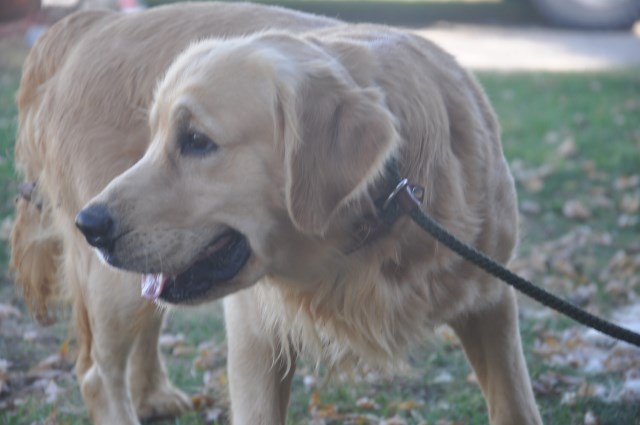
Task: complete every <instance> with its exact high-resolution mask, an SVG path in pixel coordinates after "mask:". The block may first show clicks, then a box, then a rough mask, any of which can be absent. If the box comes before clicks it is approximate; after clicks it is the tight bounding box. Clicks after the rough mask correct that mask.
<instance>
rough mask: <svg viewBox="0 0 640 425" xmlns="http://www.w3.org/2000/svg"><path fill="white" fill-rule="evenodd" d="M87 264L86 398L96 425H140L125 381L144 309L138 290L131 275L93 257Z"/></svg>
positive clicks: (82, 386)
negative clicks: (138, 318)
mask: <svg viewBox="0 0 640 425" xmlns="http://www.w3.org/2000/svg"><path fill="white" fill-rule="evenodd" d="M89 261H90V266H89V270H88V277H87V281H86V286H85V288H84V297H83V298H84V301H85V303H86V313H87V315H88V321H89V326H90V331H89V337H88V342H89V344H87V345H88V347H86V349H88V351H89V353H90V362H87V363H90V364H87V365H85V367H87V369H86V370H84V368H82V369H83V370H79V371H78V372H79V373H78V378H79V383H80V389H81V392H82V397H83V399H84V402H85V405H86V407H87V410H88V411H89V415H90V416H91V419H92V421H93V423H95V424H96V425H113V424H118V425H138V424H139V422H138V418H137V416H136V412H135V408H134V405H133V402H132V399H131V392H130V390H129V385H128V382H127V376H126V375H127V361H128V358H129V354H130V353H131V348H132V346H133V343H134V341H135V335H136V328H135V318H136V312H137V311H138V308H139V306H140V302H139V296H138V295H139V294H138V293H137V292H136V287H137V285H135V282H132V281H131V278H130V275H125V274H123V273H121V272H115V271H112V270H110V269H107V268H106V267H105V266H103V265H102V264H99V262H98V259H97V258H96V257H95V256H91V257H90V259H89ZM85 339H87V338H85Z"/></svg>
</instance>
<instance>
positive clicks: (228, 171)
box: [77, 35, 397, 303]
mask: <svg viewBox="0 0 640 425" xmlns="http://www.w3.org/2000/svg"><path fill="white" fill-rule="evenodd" d="M317 55H321V52H319V51H317V48H315V47H313V46H311V45H308V44H306V43H304V42H302V41H299V40H296V39H292V38H290V37H287V36H279V35H277V36H276V35H271V36H269V35H264V36H260V37H255V38H251V39H240V40H231V41H207V42H203V43H199V44H196V45H194V46H192V47H191V48H190V49H189V50H188V51H187V52H185V53H184V54H183V55H182V56H181V57H179V58H178V59H177V60H176V62H175V63H174V64H173V65H172V67H171V68H170V69H169V71H168V72H167V75H166V76H165V78H164V80H163V81H162V82H161V83H160V85H159V86H158V89H157V92H156V96H155V100H154V103H153V106H152V108H151V112H150V129H151V135H152V139H151V143H150V145H149V148H148V150H147V152H146V153H145V155H144V156H143V158H142V159H141V160H140V161H139V162H138V163H137V164H136V165H135V166H133V167H132V168H131V169H129V170H128V171H126V172H125V173H124V174H122V175H120V176H119V177H117V178H116V179H114V180H113V181H112V182H111V183H110V184H109V185H108V186H107V187H106V188H105V189H104V190H103V192H102V193H101V194H99V195H98V196H97V197H96V198H95V199H94V200H93V201H92V202H90V204H89V205H88V206H87V207H85V208H84V209H83V210H82V211H81V212H80V213H79V214H78V217H77V224H78V226H79V227H80V228H81V230H83V232H84V233H85V236H86V237H87V240H88V241H89V242H90V243H91V244H92V245H94V246H95V247H97V248H98V252H99V253H100V255H101V257H102V258H103V259H104V260H105V261H106V262H107V263H109V264H110V265H112V266H114V267H118V268H122V269H125V270H129V271H133V272H138V273H141V274H143V294H144V295H146V296H148V297H150V298H154V299H155V298H160V299H163V300H165V301H168V302H172V303H197V302H201V301H205V300H210V299H214V298H219V297H221V296H223V295H226V294H228V293H231V292H234V291H237V290H239V289H242V288H245V287H248V286H250V285H252V284H253V283H255V282H256V281H257V280H259V279H260V277H262V276H263V275H264V274H266V273H274V274H279V275H282V276H283V277H285V278H290V279H298V280H300V279H303V280H304V278H303V276H306V277H307V279H308V280H313V279H314V275H317V274H318V273H320V274H321V273H323V270H325V269H326V267H327V266H329V262H330V260H329V258H330V257H331V255H332V253H336V252H340V248H341V247H340V246H333V245H335V240H336V239H335V238H328V237H325V236H326V235H327V234H328V233H330V229H331V228H332V222H333V221H335V217H336V216H337V215H338V212H339V210H341V209H344V208H343V207H344V206H345V205H348V204H349V202H350V201H351V200H353V199H354V198H356V197H358V196H360V195H361V194H362V193H364V191H365V189H366V186H367V184H368V183H369V182H371V181H372V180H373V179H374V178H375V177H376V176H377V175H378V174H379V172H380V170H381V168H382V166H383V163H384V160H385V158H387V157H388V156H389V155H390V153H391V152H392V150H393V149H394V146H395V143H396V139H397V137H396V134H395V130H394V126H393V120H392V118H391V116H390V114H389V113H388V111H387V110H386V108H384V107H383V105H382V102H381V99H380V96H379V95H378V94H377V92H375V91H372V90H363V89H360V88H354V87H353V83H352V82H351V81H350V80H349V78H348V76H347V74H346V72H345V70H344V69H341V68H337V66H336V65H335V64H331V63H330V62H329V61H328V60H327V59H328V58H323V57H317ZM338 240H340V238H338Z"/></svg>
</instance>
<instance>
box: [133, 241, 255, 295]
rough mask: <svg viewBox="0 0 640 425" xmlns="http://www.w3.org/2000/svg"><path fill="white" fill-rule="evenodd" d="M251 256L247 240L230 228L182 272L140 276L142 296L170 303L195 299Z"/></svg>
mask: <svg viewBox="0 0 640 425" xmlns="http://www.w3.org/2000/svg"><path fill="white" fill-rule="evenodd" d="M250 256H251V249H250V247H249V243H248V242H247V239H246V238H245V237H244V236H243V235H241V234H240V233H238V232H236V231H234V230H231V231H229V232H226V233H224V234H223V235H221V236H220V237H218V238H216V240H215V241H214V242H213V243H212V244H210V245H209V246H208V247H207V248H206V249H205V250H204V251H202V253H201V254H200V255H199V256H198V257H197V258H196V260H195V262H194V263H193V264H192V265H191V266H189V268H187V269H186V270H185V271H183V272H181V273H179V274H177V275H175V276H168V275H165V274H164V273H160V274H147V275H144V276H143V277H142V296H143V297H145V298H147V299H151V300H156V299H158V298H160V299H162V300H163V301H166V302H169V303H174V304H177V303H180V302H186V301H190V300H196V299H198V298H200V297H202V296H204V295H206V294H207V292H208V291H209V290H210V289H211V288H213V287H214V286H215V285H218V284H222V283H224V282H227V281H229V280H231V279H232V278H233V277H234V276H236V275H237V274H238V273H239V272H240V270H242V268H243V267H244V265H245V264H246V263H247V261H248V260H249V257H250Z"/></svg>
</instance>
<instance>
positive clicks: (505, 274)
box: [381, 163, 640, 347]
mask: <svg viewBox="0 0 640 425" xmlns="http://www.w3.org/2000/svg"><path fill="white" fill-rule="evenodd" d="M387 172H388V174H389V176H390V177H391V179H392V181H394V182H400V183H398V184H397V186H396V188H395V190H394V191H393V192H392V193H391V195H389V197H388V198H387V200H386V201H385V203H384V205H383V206H382V209H381V216H382V217H383V219H384V220H385V221H387V220H392V219H395V218H397V217H398V216H399V215H401V214H403V213H405V214H408V215H409V216H410V217H411V218H412V219H413V221H414V222H415V223H416V224H417V225H418V226H420V227H421V228H422V229H424V230H425V231H427V232H428V233H430V234H431V236H433V237H434V238H435V239H436V240H438V241H440V242H442V243H443V244H444V245H446V246H447V247H448V248H449V249H451V250H452V251H454V252H456V253H457V254H458V255H460V256H461V257H462V258H464V259H466V260H468V261H470V262H471V263H473V264H475V265H476V266H478V267H480V268H481V269H482V270H484V271H486V272H487V273H489V274H491V275H493V276H495V277H497V278H499V279H500V280H502V281H504V282H505V283H507V284H508V285H511V286H513V287H514V288H515V289H517V290H518V291H520V292H522V293H524V294H526V295H528V296H529V297H531V298H533V299H534V300H536V301H538V302H539V303H541V304H543V305H545V306H547V307H550V308H552V309H554V310H556V311H557V312H559V313H562V314H564V315H566V316H569V317H571V318H572V319H573V320H575V321H577V322H579V323H581V324H583V325H585V326H588V327H590V328H593V329H595V330H597V331H599V332H602V333H603V334H605V335H608V336H610V337H612V338H615V339H619V340H621V341H625V342H628V343H629V344H633V345H635V346H636V347H640V334H637V333H635V332H633V331H630V330H629V329H625V328H623V327H620V326H618V325H615V324H613V323H611V322H608V321H606V320H604V319H601V318H600V317H598V316H594V315H593V314H591V313H588V312H586V311H585V310H583V309H581V308H579V307H577V306H575V305H574V304H572V303H570V302H568V301H565V300H563V299H561V298H558V297H557V296H555V295H553V294H552V293H550V292H547V291H545V290H544V289H542V288H540V287H538V286H536V285H534V284H533V283H531V282H529V281H528V280H526V279H524V278H522V277H520V276H518V275H517V274H515V273H513V272H511V271H510V270H508V269H506V268H504V267H503V266H501V265H500V264H498V263H497V262H495V261H494V260H492V259H491V258H489V257H488V256H486V255H485V254H483V253H482V252H480V251H478V250H476V249H475V248H473V247H471V246H469V245H467V244H465V243H463V242H461V241H460V240H458V239H457V238H456V237H455V236H453V235H452V234H451V233H449V232H448V231H447V230H445V229H444V228H443V227H441V226H440V225H439V224H438V223H436V222H435V221H434V220H433V219H432V218H431V217H429V215H428V214H426V213H425V212H424V211H422V209H421V208H420V206H421V203H422V202H421V198H422V194H423V192H424V190H423V188H421V187H419V186H415V185H411V184H409V182H408V180H407V179H403V178H402V177H401V176H400V174H399V172H398V168H397V166H396V165H395V164H394V163H392V164H390V166H388V167H387ZM385 217H386V218H385Z"/></svg>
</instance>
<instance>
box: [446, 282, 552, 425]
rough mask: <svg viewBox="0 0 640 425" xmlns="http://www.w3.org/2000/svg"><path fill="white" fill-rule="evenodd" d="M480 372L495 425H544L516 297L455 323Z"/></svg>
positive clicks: (510, 294) (509, 293)
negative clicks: (525, 357)
mask: <svg viewBox="0 0 640 425" xmlns="http://www.w3.org/2000/svg"><path fill="white" fill-rule="evenodd" d="M451 326H452V327H453V329H454V330H455V332H456V334H457V335H458V337H459V338H460V341H461V342H462V345H463V347H464V350H465V352H466V354H467V358H468V359H469V362H470V363H471V366H472V367H473V370H474V371H475V373H476V376H477V378H478V381H479V383H480V387H481V388H482V392H483V393H484V396H485V399H486V401H487V405H488V407H489V417H490V420H491V424H492V425H514V424H518V425H540V424H542V420H541V418H540V413H539V412H538V407H537V405H536V402H535V399H534V396H533V390H532V388H531V382H530V380H529V373H528V371H527V365H526V363H525V360H524V355H523V353H522V344H521V342H520V332H519V329H518V310H517V304H516V299H515V294H514V292H513V290H512V289H511V288H505V289H504V291H503V293H502V297H501V298H500V300H499V301H498V302H497V303H496V304H495V305H492V306H491V307H489V308H487V309H485V310H483V311H481V312H477V313H472V314H470V315H467V316H465V317H462V318H459V319H458V320H457V321H454V322H452V323H451Z"/></svg>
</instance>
